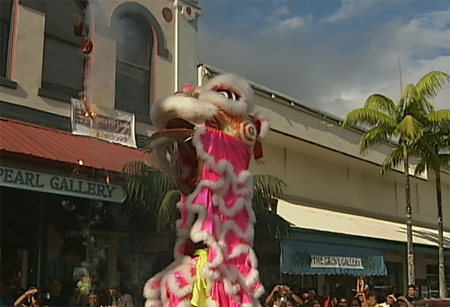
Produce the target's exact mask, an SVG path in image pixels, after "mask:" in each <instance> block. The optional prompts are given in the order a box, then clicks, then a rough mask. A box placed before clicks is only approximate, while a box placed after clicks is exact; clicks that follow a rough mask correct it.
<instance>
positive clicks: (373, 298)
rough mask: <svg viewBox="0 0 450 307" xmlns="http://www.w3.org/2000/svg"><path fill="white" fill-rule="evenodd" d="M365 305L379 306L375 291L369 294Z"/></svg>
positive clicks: (370, 306) (368, 306)
mask: <svg viewBox="0 0 450 307" xmlns="http://www.w3.org/2000/svg"><path fill="white" fill-rule="evenodd" d="M364 297H366V296H364ZM364 305H365V306H367V307H379V305H378V297H377V295H376V294H375V293H373V292H371V293H369V295H367V299H366V300H365V301H364Z"/></svg>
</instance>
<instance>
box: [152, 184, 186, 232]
mask: <svg viewBox="0 0 450 307" xmlns="http://www.w3.org/2000/svg"><path fill="white" fill-rule="evenodd" d="M180 200H181V193H180V191H178V190H171V191H168V192H167V193H166V195H164V198H163V200H162V201H161V204H160V206H159V210H158V217H157V219H156V228H157V230H163V229H166V228H168V227H169V228H172V229H175V222H176V220H178V219H179V218H180V211H179V210H178V208H177V203H178V202H179V201H180Z"/></svg>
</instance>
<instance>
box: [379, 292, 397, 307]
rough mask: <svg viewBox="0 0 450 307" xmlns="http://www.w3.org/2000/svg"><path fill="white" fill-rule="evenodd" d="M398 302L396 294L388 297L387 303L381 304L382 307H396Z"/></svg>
mask: <svg viewBox="0 0 450 307" xmlns="http://www.w3.org/2000/svg"><path fill="white" fill-rule="evenodd" d="M396 302H397V299H396V298H395V295H394V294H388V295H387V296H386V301H385V302H384V303H381V304H380V307H390V306H392V307H393V306H395V304H396Z"/></svg>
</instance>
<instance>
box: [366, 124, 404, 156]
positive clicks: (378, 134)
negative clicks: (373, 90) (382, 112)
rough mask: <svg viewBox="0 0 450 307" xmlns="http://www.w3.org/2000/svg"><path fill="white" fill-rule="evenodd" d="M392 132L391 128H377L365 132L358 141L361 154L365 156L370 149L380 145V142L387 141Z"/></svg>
mask: <svg viewBox="0 0 450 307" xmlns="http://www.w3.org/2000/svg"><path fill="white" fill-rule="evenodd" d="M394 130H395V129H394V128H391V127H384V126H379V127H373V128H372V129H370V130H368V131H366V132H365V133H364V134H363V136H362V137H361V139H360V141H359V147H360V152H361V154H365V153H366V152H367V151H368V150H369V149H370V148H372V147H376V146H379V145H381V143H382V142H387V141H389V139H390V138H391V137H392V135H393V134H394Z"/></svg>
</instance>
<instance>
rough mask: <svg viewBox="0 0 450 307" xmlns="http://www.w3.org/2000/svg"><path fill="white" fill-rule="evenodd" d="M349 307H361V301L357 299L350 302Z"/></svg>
mask: <svg viewBox="0 0 450 307" xmlns="http://www.w3.org/2000/svg"><path fill="white" fill-rule="evenodd" d="M350 307H362V304H361V300H360V299H359V298H357V297H355V298H353V299H352V300H351V301H350Z"/></svg>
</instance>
